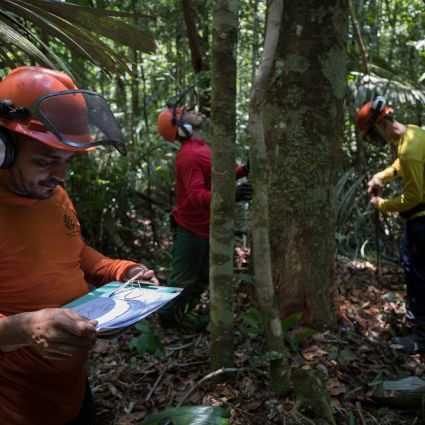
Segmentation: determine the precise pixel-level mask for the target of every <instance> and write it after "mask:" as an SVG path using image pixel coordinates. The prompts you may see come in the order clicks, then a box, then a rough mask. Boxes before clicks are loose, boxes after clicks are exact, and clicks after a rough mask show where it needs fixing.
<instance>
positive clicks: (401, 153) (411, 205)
mask: <svg viewBox="0 0 425 425" xmlns="http://www.w3.org/2000/svg"><path fill="white" fill-rule="evenodd" d="M356 123H357V127H358V129H359V131H360V136H362V137H369V138H370V139H371V140H372V141H374V142H375V143H378V144H381V145H384V144H386V143H392V144H394V145H395V146H396V148H397V159H396V160H395V161H394V163H393V164H392V165H391V166H389V167H388V168H386V169H385V170H383V171H380V172H378V173H377V174H375V175H374V176H373V177H372V178H371V179H370V180H369V182H368V193H369V195H372V198H371V200H370V202H371V204H372V206H373V207H374V208H376V209H378V210H379V211H383V212H398V213H399V215H400V216H401V217H403V218H405V219H406V220H407V221H406V228H405V234H404V238H403V245H402V250H401V262H402V265H403V268H404V271H405V275H406V288H407V306H406V307H407V311H408V315H407V316H408V317H409V318H411V319H412V320H414V322H415V332H414V333H412V334H411V335H408V336H406V337H397V338H395V341H394V342H395V343H396V344H398V345H400V346H401V348H402V349H404V350H405V351H407V352H425V130H423V129H422V128H420V127H418V126H416V125H412V124H402V123H401V122H399V121H397V120H396V119H395V118H394V115H393V109H392V108H391V107H390V106H389V105H388V104H387V102H386V99H385V98H384V97H382V96H378V97H377V98H375V99H374V100H373V101H372V102H368V103H366V104H365V105H363V107H362V108H361V109H360V110H359V112H358V113H357V118H356ZM395 178H401V179H402V182H403V190H402V193H400V194H399V195H397V196H395V197H394V198H391V199H384V198H382V197H381V196H380V193H381V189H382V186H383V184H384V183H385V182H387V181H390V180H392V179H395Z"/></svg>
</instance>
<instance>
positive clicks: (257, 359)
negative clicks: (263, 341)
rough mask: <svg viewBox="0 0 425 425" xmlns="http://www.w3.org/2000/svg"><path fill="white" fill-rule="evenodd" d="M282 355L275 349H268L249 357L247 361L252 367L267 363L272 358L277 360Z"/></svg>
mask: <svg viewBox="0 0 425 425" xmlns="http://www.w3.org/2000/svg"><path fill="white" fill-rule="evenodd" d="M282 357H283V354H282V353H278V352H277V351H269V352H267V353H264V354H261V355H259V356H253V357H251V358H250V360H249V363H250V364H251V366H252V367H258V366H260V365H261V364H262V363H267V364H269V363H270V362H271V361H273V360H279V359H281V358H282Z"/></svg>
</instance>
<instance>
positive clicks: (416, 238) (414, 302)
mask: <svg viewBox="0 0 425 425" xmlns="http://www.w3.org/2000/svg"><path fill="white" fill-rule="evenodd" d="M401 264H402V265H403V269H404V271H405V274H406V288H407V308H408V309H409V310H411V312H412V313H413V314H414V316H415V319H416V321H417V323H418V324H420V325H425V217H418V218H415V219H413V220H408V221H407V223H406V229H405V233H404V239H403V245H402V250H401Z"/></svg>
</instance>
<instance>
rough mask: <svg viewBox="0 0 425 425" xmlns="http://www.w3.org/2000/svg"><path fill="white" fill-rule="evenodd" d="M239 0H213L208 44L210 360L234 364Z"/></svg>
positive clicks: (215, 364) (220, 364)
mask: <svg viewBox="0 0 425 425" xmlns="http://www.w3.org/2000/svg"><path fill="white" fill-rule="evenodd" d="M238 6H239V2H238V1H232V0H228V1H226V0H216V1H215V2H214V10H213V46H212V66H211V71H212V102H211V103H212V110H211V118H212V151H213V169H212V186H213V193H214V195H213V199H212V206H211V236H210V306H211V307H210V308H211V350H210V353H211V364H212V368H213V369H214V370H216V369H219V368H222V367H229V366H232V365H233V351H234V350H233V291H232V283H233V227H234V218H233V216H234V207H235V190H234V185H235V172H234V167H235V139H236V133H235V128H236V106H235V105H236V46H237V35H238Z"/></svg>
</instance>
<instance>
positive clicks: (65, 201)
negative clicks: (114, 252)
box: [0, 186, 136, 425]
mask: <svg viewBox="0 0 425 425" xmlns="http://www.w3.org/2000/svg"><path fill="white" fill-rule="evenodd" d="M0 235H1V238H0V320H3V319H2V317H4V316H9V315H13V314H17V313H22V312H28V311H35V310H39V309H42V308H47V307H60V306H62V305H63V304H65V303H67V302H69V301H71V300H73V299H75V298H77V297H80V296H82V295H84V294H86V293H87V292H88V289H89V288H88V285H87V282H90V283H92V284H95V285H102V284H104V283H106V282H109V281H112V280H121V279H122V278H123V276H124V275H125V272H126V271H127V269H128V268H130V267H131V266H134V265H136V264H135V263H133V262H130V261H122V260H112V259H110V258H107V257H104V256H103V255H101V254H100V253H98V252H97V251H95V250H94V249H92V248H90V247H88V246H87V245H86V244H85V243H84V242H83V240H82V238H81V233H80V224H79V222H78V219H77V216H76V213H75V210H74V207H73V205H72V203H71V201H70V199H69V198H68V195H67V194H66V192H65V190H64V189H62V188H61V187H58V188H57V189H56V190H55V192H54V194H53V196H52V197H51V198H50V199H46V200H35V199H28V198H24V197H22V196H18V195H15V194H12V193H10V192H8V191H6V190H5V189H3V188H2V187H1V186H0ZM86 357H87V353H84V352H83V353H80V354H78V355H75V356H73V357H71V358H69V359H64V360H52V359H46V358H43V357H41V356H40V355H39V354H38V352H37V351H36V350H35V349H33V348H32V347H24V348H20V349H18V350H16V351H12V352H10V353H7V354H5V355H4V356H2V357H0V424H2V425H59V424H65V423H67V422H69V421H71V420H72V419H73V418H74V417H75V416H76V415H77V413H78V411H79V409H80V407H81V403H82V399H83V396H84V389H85V373H84V362H85V360H86Z"/></svg>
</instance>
